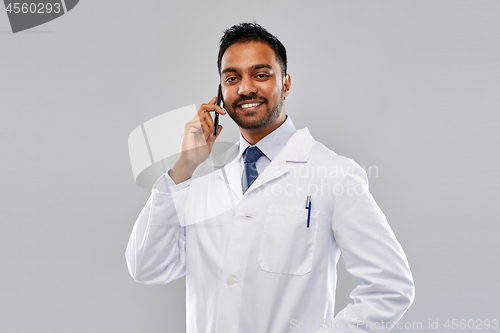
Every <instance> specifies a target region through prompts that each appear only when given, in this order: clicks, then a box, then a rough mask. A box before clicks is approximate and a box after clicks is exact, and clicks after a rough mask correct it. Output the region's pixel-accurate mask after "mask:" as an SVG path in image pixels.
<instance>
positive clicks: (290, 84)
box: [283, 74, 292, 99]
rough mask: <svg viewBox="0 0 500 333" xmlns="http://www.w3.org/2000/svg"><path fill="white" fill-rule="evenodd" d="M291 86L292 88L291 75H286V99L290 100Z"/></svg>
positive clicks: (284, 86)
mask: <svg viewBox="0 0 500 333" xmlns="http://www.w3.org/2000/svg"><path fill="white" fill-rule="evenodd" d="M291 86H292V77H291V76H290V74H286V75H285V77H284V78H283V91H284V94H283V95H284V99H287V98H288V94H289V92H290V87H291Z"/></svg>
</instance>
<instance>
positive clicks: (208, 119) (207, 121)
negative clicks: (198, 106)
mask: <svg viewBox="0 0 500 333" xmlns="http://www.w3.org/2000/svg"><path fill="white" fill-rule="evenodd" d="M200 122H201V123H202V124H206V125H207V126H208V128H209V129H210V130H211V131H212V132H213V130H214V120H213V119H212V116H211V115H210V113H208V112H205V113H203V115H202V116H201V117H200Z"/></svg>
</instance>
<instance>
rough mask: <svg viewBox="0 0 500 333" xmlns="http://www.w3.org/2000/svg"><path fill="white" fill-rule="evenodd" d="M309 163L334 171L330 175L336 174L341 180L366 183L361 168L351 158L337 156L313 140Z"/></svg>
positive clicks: (365, 176) (364, 172) (363, 171)
mask: <svg viewBox="0 0 500 333" xmlns="http://www.w3.org/2000/svg"><path fill="white" fill-rule="evenodd" d="M309 162H310V163H312V164H313V165H317V166H322V167H327V168H328V169H329V170H330V171H335V172H331V174H337V175H339V176H343V178H346V177H347V178H350V177H355V178H358V179H359V178H361V179H362V180H363V181H364V182H365V183H368V177H367V174H366V171H365V169H363V167H361V166H360V165H359V164H358V163H357V162H356V161H354V160H353V159H352V158H349V157H346V156H342V155H339V154H337V153H336V152H334V151H333V150H331V149H329V148H328V147H326V146H325V145H324V144H323V143H321V142H319V141H316V140H315V141H314V143H313V145H312V147H311V151H310V155H309Z"/></svg>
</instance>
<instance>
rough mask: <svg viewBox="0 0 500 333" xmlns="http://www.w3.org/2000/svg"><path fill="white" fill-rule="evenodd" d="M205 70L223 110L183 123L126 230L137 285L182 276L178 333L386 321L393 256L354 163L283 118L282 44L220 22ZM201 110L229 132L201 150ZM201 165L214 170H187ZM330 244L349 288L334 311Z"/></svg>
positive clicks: (394, 290)
mask: <svg viewBox="0 0 500 333" xmlns="http://www.w3.org/2000/svg"><path fill="white" fill-rule="evenodd" d="M218 68H219V73H220V77H221V87H222V95H223V99H224V107H225V110H224V109H223V108H221V107H220V106H217V105H215V104H216V98H215V97H214V98H212V100H211V101H210V102H209V103H207V104H203V105H202V106H201V107H200V108H199V110H198V112H197V113H196V115H195V117H194V118H193V120H192V121H190V122H189V123H187V124H186V126H185V130H184V137H183V141H182V147H181V153H180V154H179V158H178V159H177V161H176V162H175V163H174V165H173V166H172V169H171V170H169V171H168V172H167V173H166V174H165V175H163V176H162V177H161V178H160V179H159V180H158V181H157V183H156V184H155V186H154V188H153V191H152V194H151V197H150V198H149V200H148V202H147V203H146V206H145V207H144V209H143V210H142V211H141V213H140V214H139V217H138V219H137V221H136V224H135V226H134V229H133V231H132V234H131V237H130V239H129V243H128V246H127V250H126V258H127V263H128V267H129V271H130V274H131V275H132V277H133V278H134V279H135V280H136V281H139V282H142V283H146V284H159V283H168V282H169V281H171V280H173V279H176V278H178V277H180V276H183V275H186V293H187V302H186V303H187V331H188V332H190V333H191V332H217V333H226V332H227V333H235V332H252V333H254V332H258V333H264V332H270V333H274V332H297V331H300V332H317V331H323V330H332V331H341V332H342V331H344V332H387V331H389V330H390V329H391V328H392V327H393V326H394V325H395V324H396V322H397V321H398V320H399V319H400V318H401V316H402V315H403V314H404V312H405V311H406V310H407V309H408V307H409V306H410V304H411V303H412V301H413V297H414V286H413V280H412V276H411V272H410V269H409V266H408V262H407V260H406V256H405V254H404V252H403V250H402V248H401V246H400V244H399V243H398V241H397V240H396V237H395V236H394V233H393V232H392V230H391V228H390V227H389V224H388V223H387V220H386V219H385V216H384V214H383V213H382V212H381V210H380V208H379V207H378V206H377V204H376V203H375V200H374V199H373V197H372V196H371V194H370V193H369V191H368V183H367V177H366V173H365V172H364V170H363V169H362V168H361V167H360V166H359V165H357V164H356V163H355V162H354V161H352V160H350V159H348V158H346V157H342V156H339V155H337V154H335V153H334V152H332V151H331V150H329V149H327V148H326V147H325V146H324V145H322V144H321V143H319V142H317V141H315V140H314V139H313V137H312V136H311V134H310V133H309V132H308V130H307V129H301V130H296V128H295V126H294V125H293V123H292V120H291V118H290V117H288V116H287V115H286V111H285V104H284V101H285V99H286V98H287V97H288V95H289V92H290V87H291V78H290V75H289V74H288V73H287V60H286V50H285V48H284V46H283V45H282V44H281V42H280V41H279V40H278V39H277V38H276V37H275V36H273V35H271V34H270V33H268V32H267V31H266V30H265V29H264V28H262V27H261V26H260V25H258V24H255V23H254V24H252V23H242V24H239V25H236V26H233V27H231V28H229V29H228V30H226V31H225V32H224V35H223V37H222V39H221V43H220V49H219V57H218ZM211 112H216V113H219V114H220V115H221V116H224V115H225V114H226V113H227V114H229V116H230V117H231V119H233V120H234V122H235V123H236V124H237V125H238V127H239V129H240V132H241V136H240V140H239V143H238V145H237V147H236V148H235V149H233V150H232V151H231V150H230V151H228V152H227V153H226V154H223V157H220V158H215V159H213V160H212V159H209V158H208V157H209V155H210V152H211V148H212V145H213V143H214V142H215V140H216V139H217V137H218V135H215V134H214V123H213V120H212V116H211V115H210V113H211ZM221 130H222V126H221V125H219V126H218V133H220V131H221ZM228 156H230V157H231V158H228ZM207 163H208V164H210V165H209V167H210V168H211V170H213V172H211V173H209V174H207V175H205V176H202V177H193V173H194V172H195V170H196V169H197V168H200V165H201V164H207ZM341 252H342V255H343V258H344V263H345V265H346V269H347V271H348V272H349V273H350V274H352V275H354V276H355V277H356V278H358V279H359V281H360V285H359V286H357V287H356V288H355V289H354V290H353V291H352V293H351V297H352V298H353V303H351V304H349V305H348V306H347V307H346V308H345V309H342V310H341V311H340V312H339V313H338V314H337V316H335V317H334V305H335V287H336V264H337V262H338V259H339V256H340V253H341Z"/></svg>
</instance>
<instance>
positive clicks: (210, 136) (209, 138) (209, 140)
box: [207, 125, 223, 143]
mask: <svg viewBox="0 0 500 333" xmlns="http://www.w3.org/2000/svg"><path fill="white" fill-rule="evenodd" d="M222 128H223V127H222V125H219V126H217V135H214V132H213V131H212V132H211V133H210V135H209V136H208V138H207V142H209V143H210V142H214V141H215V140H216V139H217V138H218V137H219V135H220V132H221V131H222Z"/></svg>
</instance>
